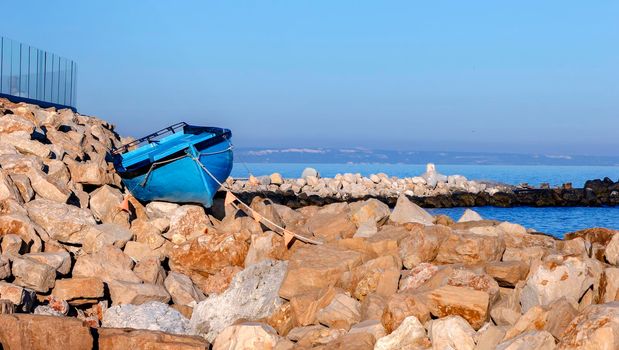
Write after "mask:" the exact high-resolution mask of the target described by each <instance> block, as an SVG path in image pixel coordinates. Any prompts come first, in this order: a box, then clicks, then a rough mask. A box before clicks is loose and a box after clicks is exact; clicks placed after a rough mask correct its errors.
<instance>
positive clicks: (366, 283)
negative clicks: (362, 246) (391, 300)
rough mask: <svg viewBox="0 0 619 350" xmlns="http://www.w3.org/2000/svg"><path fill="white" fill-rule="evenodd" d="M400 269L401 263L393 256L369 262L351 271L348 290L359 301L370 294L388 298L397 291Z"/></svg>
mask: <svg viewBox="0 0 619 350" xmlns="http://www.w3.org/2000/svg"><path fill="white" fill-rule="evenodd" d="M401 269H402V262H401V261H400V259H399V258H397V257H395V256H393V255H386V256H381V257H378V258H376V259H372V260H369V261H368V262H366V263H365V264H363V265H361V266H357V267H355V268H354V269H353V270H352V271H351V274H350V285H349V286H348V289H349V291H350V292H351V293H352V295H353V296H354V297H355V298H357V299H359V300H363V299H364V298H365V296H366V295H368V294H370V293H376V294H378V295H381V296H384V297H390V296H391V295H392V294H393V293H395V292H396V291H397V290H398V281H399V279H400V270H401Z"/></svg>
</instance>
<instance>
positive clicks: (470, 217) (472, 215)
mask: <svg viewBox="0 0 619 350" xmlns="http://www.w3.org/2000/svg"><path fill="white" fill-rule="evenodd" d="M481 220H483V218H482V217H481V215H479V214H478V213H477V212H476V211H475V210H472V209H466V210H465V211H464V213H463V214H462V216H461V217H460V219H458V222H469V221H481Z"/></svg>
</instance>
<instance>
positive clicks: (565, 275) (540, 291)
mask: <svg viewBox="0 0 619 350" xmlns="http://www.w3.org/2000/svg"><path fill="white" fill-rule="evenodd" d="M594 282H595V278H594V273H593V270H592V267H591V266H590V265H589V264H587V260H585V259H583V258H580V257H567V258H565V259H564V260H563V258H562V257H554V258H551V259H549V260H547V261H546V262H545V263H543V264H540V265H538V266H537V267H536V268H534V269H533V270H532V271H531V273H530V274H529V278H528V279H527V281H526V285H525V287H524V289H523V290H522V294H521V296H520V303H521V304H522V310H523V311H524V312H526V311H527V310H529V308H531V307H533V306H535V305H548V304H550V303H551V302H553V301H554V300H556V299H559V298H561V297H565V298H567V300H568V301H570V302H572V303H573V304H574V305H576V304H578V301H579V300H580V298H581V297H582V296H583V295H584V294H585V292H586V291H587V290H588V289H589V288H590V287H591V286H592V285H593V283H594Z"/></svg>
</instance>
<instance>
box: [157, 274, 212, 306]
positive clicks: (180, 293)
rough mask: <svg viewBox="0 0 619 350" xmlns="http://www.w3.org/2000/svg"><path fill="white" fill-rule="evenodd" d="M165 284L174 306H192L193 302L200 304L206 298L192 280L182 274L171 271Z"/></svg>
mask: <svg viewBox="0 0 619 350" xmlns="http://www.w3.org/2000/svg"><path fill="white" fill-rule="evenodd" d="M163 284H164V286H165V288H166V289H167V291H168V293H170V296H172V300H173V301H174V304H177V305H190V304H191V303H192V302H200V301H202V300H204V298H205V297H204V294H202V292H201V291H200V290H199V289H198V288H196V286H194V285H193V283H192V282H191V278H189V276H187V275H183V274H182V273H178V272H174V271H170V273H169V274H168V277H166V279H165V281H164V283H163Z"/></svg>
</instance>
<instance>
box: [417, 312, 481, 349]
mask: <svg viewBox="0 0 619 350" xmlns="http://www.w3.org/2000/svg"><path fill="white" fill-rule="evenodd" d="M475 334H476V332H475V330H474V329H473V327H471V325H470V324H469V323H468V322H466V320H465V319H463V318H462V317H460V316H449V317H445V318H440V319H438V320H434V321H432V323H431V325H430V328H429V329H428V335H429V336H430V339H431V340H432V349H436V350H439V349H453V350H473V349H474V348H475V340H474V337H475Z"/></svg>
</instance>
